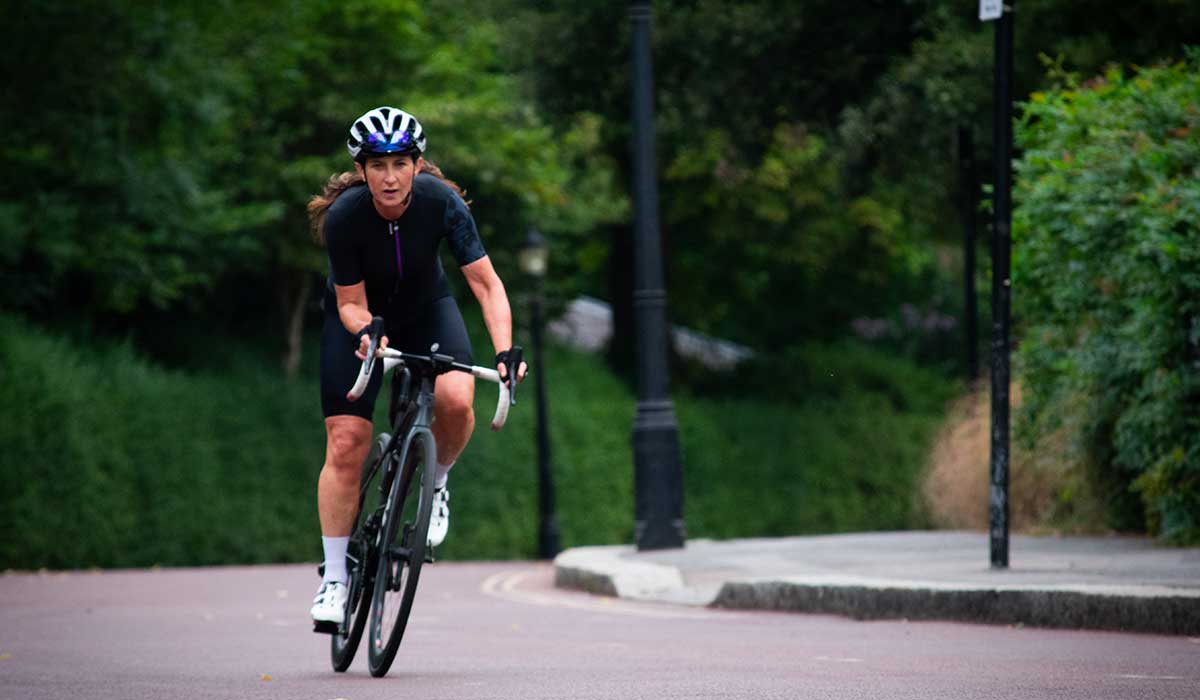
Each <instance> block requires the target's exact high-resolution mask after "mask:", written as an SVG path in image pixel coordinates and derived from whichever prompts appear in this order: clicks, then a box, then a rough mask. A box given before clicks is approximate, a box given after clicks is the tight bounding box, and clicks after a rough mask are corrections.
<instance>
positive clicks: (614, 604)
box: [479, 571, 736, 620]
mask: <svg viewBox="0 0 1200 700" xmlns="http://www.w3.org/2000/svg"><path fill="white" fill-rule="evenodd" d="M533 573H534V572H533V571H501V572H500V573H497V574H492V575H491V576H489V577H487V578H486V579H485V580H484V582H483V583H482V584H481V585H480V586H479V590H481V591H482V592H483V593H485V594H486V595H489V596H492V597H493V598H502V599H504V600H512V601H516V602H519V603H528V604H530V605H543V606H549V607H557V608H572V609H575V610H584V611H587V612H597V613H614V614H617V615H633V616H636V617H654V618H662V619H690V620H704V619H716V618H724V619H728V617H729V615H730V614H731V613H726V612H719V613H717V612H708V611H705V610H696V609H689V608H680V609H678V610H673V609H668V608H662V607H655V606H653V604H649V603H627V602H624V601H622V600H620V599H617V598H608V597H595V596H590V595H587V594H566V593H564V594H547V593H536V592H533V591H523V590H520V589H519V588H517V587H518V586H519V585H520V584H521V582H522V581H524V580H525V579H526V578H528V577H529V576H530V575H531V574H533ZM732 614H736V613H732Z"/></svg>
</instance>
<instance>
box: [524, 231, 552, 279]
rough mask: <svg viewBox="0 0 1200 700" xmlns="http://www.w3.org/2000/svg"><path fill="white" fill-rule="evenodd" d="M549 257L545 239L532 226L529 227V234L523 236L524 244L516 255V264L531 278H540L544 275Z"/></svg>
mask: <svg viewBox="0 0 1200 700" xmlns="http://www.w3.org/2000/svg"><path fill="white" fill-rule="evenodd" d="M549 256H550V249H549V247H548V246H547V245H546V239H545V238H544V237H543V236H542V234H540V233H538V230H537V229H536V228H534V227H532V226H530V227H529V233H528V234H526V236H525V243H524V245H522V246H521V250H520V252H519V253H518V263H519V264H520V266H521V271H522V272H524V273H525V274H527V275H529V276H531V277H542V276H544V275H545V274H546V259H547V258H548V257H549Z"/></svg>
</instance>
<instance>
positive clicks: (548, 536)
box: [512, 226, 559, 559]
mask: <svg viewBox="0 0 1200 700" xmlns="http://www.w3.org/2000/svg"><path fill="white" fill-rule="evenodd" d="M548 257H549V250H548V249H547V247H546V239H545V238H544V237H542V234H540V233H538V231H537V229H535V228H533V227H532V226H531V227H530V228H529V234H528V235H527V236H526V238H525V244H524V245H523V246H521V250H520V253H519V262H520V265H521V271H522V272H524V273H525V274H527V275H529V276H530V277H531V278H533V294H532V296H530V299H529V318H530V321H531V323H530V325H531V326H532V333H533V367H534V369H533V381H534V385H535V387H536V389H537V447H538V514H539V523H540V525H539V527H538V553H539V554H540V555H541V557H542V558H543V559H553V558H554V557H555V556H556V555H557V554H558V552H559V546H558V518H557V517H555V515H554V478H553V475H552V474H551V472H550V431H549V429H548V428H547V427H546V382H545V379H544V378H545V376H546V365H545V363H543V361H542V280H543V278H545V276H546V259H547V258H548ZM512 369H513V370H515V369H516V368H512Z"/></svg>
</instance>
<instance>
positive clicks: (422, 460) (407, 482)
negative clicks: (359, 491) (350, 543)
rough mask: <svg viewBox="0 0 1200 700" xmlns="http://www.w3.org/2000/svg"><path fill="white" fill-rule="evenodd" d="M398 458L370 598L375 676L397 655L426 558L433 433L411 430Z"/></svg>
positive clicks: (371, 658) (371, 655)
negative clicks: (398, 468)
mask: <svg viewBox="0 0 1200 700" xmlns="http://www.w3.org/2000/svg"><path fill="white" fill-rule="evenodd" d="M401 459H402V460H403V461H402V462H401V469H400V470H399V473H398V474H397V475H396V477H395V478H393V479H392V484H391V491H390V496H389V498H388V503H387V506H386V507H385V508H384V511H383V522H382V523H381V530H380V537H379V561H378V564H377V566H376V569H375V586H374V591H373V592H372V596H371V624H370V628H371V635H370V643H369V650H368V662H369V663H368V666H369V667H370V670H371V675H372V676H376V677H379V676H382V675H384V674H385V673H387V672H388V669H389V668H391V666H392V661H393V660H394V659H395V658H396V650H397V649H399V648H400V639H401V638H402V637H403V636H404V628H405V626H406V625H407V624H408V614H409V612H410V611H411V610H412V603H413V596H414V595H416V592H417V580H418V578H419V577H420V574H421V564H422V562H424V560H425V549H426V539H427V537H428V534H429V516H430V514H431V513H432V512H433V480H434V469H435V467H434V465H435V464H436V462H437V448H436V447H435V446H434V442H433V435H432V433H430V432H428V431H426V430H418V431H416V432H414V433H412V438H411V440H410V442H409V444H408V445H407V447H406V448H405V449H404V451H403V453H402V457H401Z"/></svg>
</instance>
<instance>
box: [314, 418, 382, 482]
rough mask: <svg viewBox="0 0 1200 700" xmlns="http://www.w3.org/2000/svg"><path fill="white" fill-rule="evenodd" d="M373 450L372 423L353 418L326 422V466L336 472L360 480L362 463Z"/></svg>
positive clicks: (330, 419)
mask: <svg viewBox="0 0 1200 700" xmlns="http://www.w3.org/2000/svg"><path fill="white" fill-rule="evenodd" d="M370 448H371V423H370V422H369V421H367V420H364V419H362V418H357V417H352V416H335V417H332V418H329V419H327V420H326V431H325V465H326V466H327V467H330V468H332V469H333V470H334V471H336V472H339V473H341V472H345V473H347V474H352V475H353V476H354V477H355V478H358V473H359V469H360V468H361V467H362V462H363V460H364V459H366V458H367V452H368V451H369V450H370Z"/></svg>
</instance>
